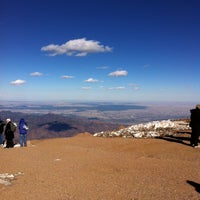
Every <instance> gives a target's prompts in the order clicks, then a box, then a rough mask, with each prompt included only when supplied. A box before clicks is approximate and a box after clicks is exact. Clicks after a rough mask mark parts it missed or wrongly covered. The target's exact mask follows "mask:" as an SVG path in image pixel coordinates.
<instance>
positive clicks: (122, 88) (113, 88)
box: [108, 86, 126, 90]
mask: <svg viewBox="0 0 200 200" xmlns="http://www.w3.org/2000/svg"><path fill="white" fill-rule="evenodd" d="M108 89H109V90H125V89H126V88H125V87H124V86H118V87H110V88H108Z"/></svg>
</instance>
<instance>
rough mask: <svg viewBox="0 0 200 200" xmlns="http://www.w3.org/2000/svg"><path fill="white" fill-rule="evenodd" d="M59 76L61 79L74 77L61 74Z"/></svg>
mask: <svg viewBox="0 0 200 200" xmlns="http://www.w3.org/2000/svg"><path fill="white" fill-rule="evenodd" d="M61 78H63V79H70V78H74V76H68V75H63V76H61Z"/></svg>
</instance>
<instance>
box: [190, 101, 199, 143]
mask: <svg viewBox="0 0 200 200" xmlns="http://www.w3.org/2000/svg"><path fill="white" fill-rule="evenodd" d="M190 112H191V115H190V127H191V128H192V133H191V138H190V144H191V146H193V147H200V146H198V141H199V136H200V104H199V105H196V108H195V109H192V110H190Z"/></svg>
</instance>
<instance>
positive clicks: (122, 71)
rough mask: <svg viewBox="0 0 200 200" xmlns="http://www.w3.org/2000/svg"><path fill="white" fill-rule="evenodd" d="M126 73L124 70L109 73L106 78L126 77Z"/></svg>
mask: <svg viewBox="0 0 200 200" xmlns="http://www.w3.org/2000/svg"><path fill="white" fill-rule="evenodd" d="M127 75H128V72H127V71H126V70H117V71H115V72H111V73H110V74H108V76H114V77H118V76H127Z"/></svg>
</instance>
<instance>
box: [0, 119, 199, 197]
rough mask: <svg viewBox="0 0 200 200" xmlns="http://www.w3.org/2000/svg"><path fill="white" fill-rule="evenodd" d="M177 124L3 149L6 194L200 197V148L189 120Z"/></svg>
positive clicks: (0, 178) (0, 187)
mask: <svg viewBox="0 0 200 200" xmlns="http://www.w3.org/2000/svg"><path fill="white" fill-rule="evenodd" d="M160 123H162V124H165V125H166V124H168V125H170V124H171V125H172V124H173V122H171V121H168V122H165V123H163V122H160ZM177 123H178V126H177V127H176V130H175V129H173V135H168V134H165V136H163V137H152V136H151V137H146V135H145V137H143V136H142V137H140V138H138V137H135V135H134V134H133V133H132V134H133V136H134V137H123V136H122V137H93V136H92V135H91V134H88V133H82V134H78V135H76V136H74V137H67V138H57V139H44V140H31V141H29V142H28V147H23V148H10V149H5V148H0V158H1V164H0V193H1V199H6V200H7V199H19V200H30V199H31V200H38V199H42V200H90V199H91V200H124V199H129V200H155V199H157V200H179V199H181V200H188V199H190V200H199V199H200V171H199V166H200V156H199V155H200V148H192V147H191V146H190V145H189V139H190V129H188V128H187V125H186V123H185V122H184V123H183V124H184V126H185V125H186V129H182V128H180V126H181V127H182V125H183V124H182V122H181V124H180V123H179V122H176V123H175V124H176V125H177ZM152 124H154V125H153V126H152ZM152 124H151V125H150V124H149V125H148V127H154V128H153V129H155V125H156V123H155V122H154V123H152ZM156 126H157V125H156ZM173 126H174V125H173ZM138 127H139V126H138ZM144 127H147V124H144ZM165 128H166V127H165ZM177 128H180V130H177ZM131 129H132V130H134V131H135V130H136V127H132V128H131ZM159 129H160V128H158V130H159ZM125 130H126V131H125ZM127 130H128V129H126V128H125V129H124V130H123V129H122V130H121V131H122V132H127ZM165 130H168V128H166V129H165ZM147 132H148V131H147ZM170 132H171V130H170ZM129 135H130V133H129Z"/></svg>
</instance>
